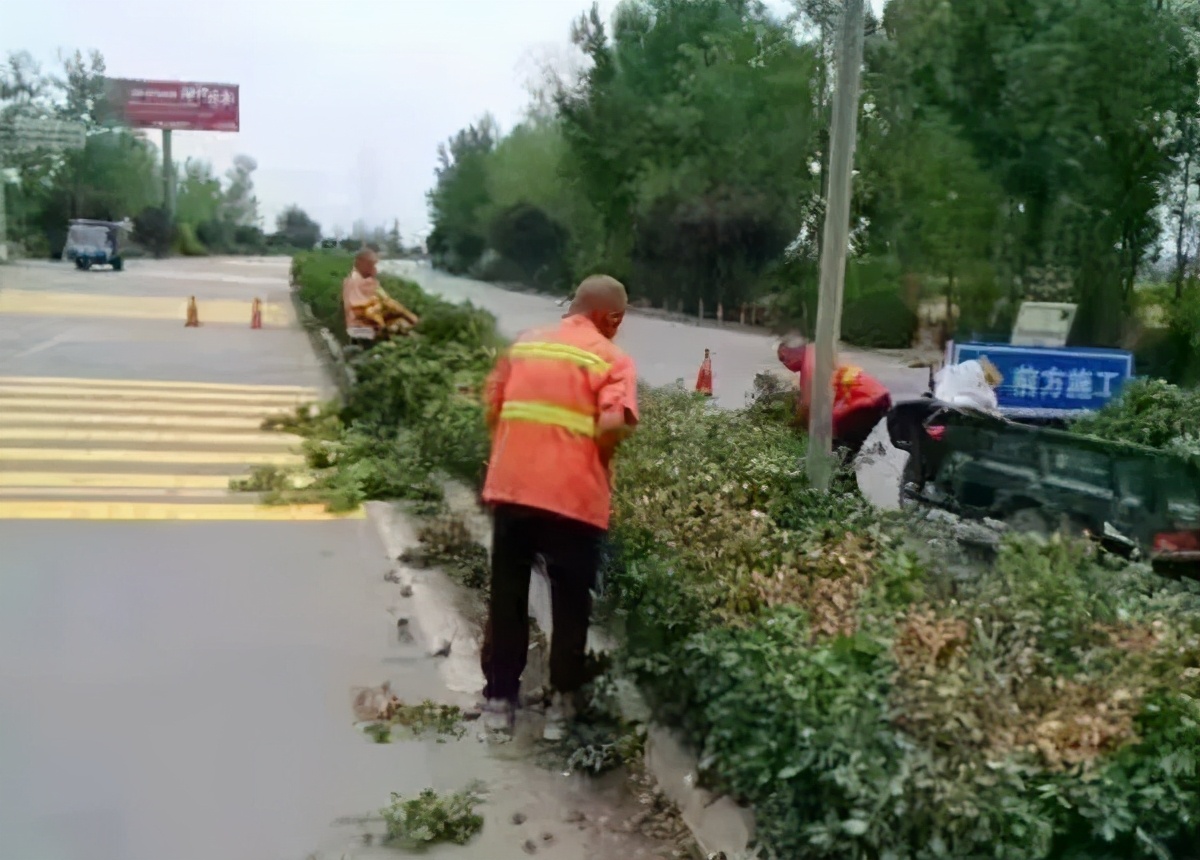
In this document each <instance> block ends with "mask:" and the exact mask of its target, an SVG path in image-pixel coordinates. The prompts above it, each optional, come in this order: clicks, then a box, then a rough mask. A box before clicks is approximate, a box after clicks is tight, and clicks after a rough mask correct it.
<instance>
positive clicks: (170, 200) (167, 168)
mask: <svg viewBox="0 0 1200 860" xmlns="http://www.w3.org/2000/svg"><path fill="white" fill-rule="evenodd" d="M162 157H163V206H164V207H165V208H166V210H167V217H169V218H170V219H171V220H172V221H174V220H175V162H174V160H173V159H172V158H171V129H169V128H164V129H163V133H162Z"/></svg>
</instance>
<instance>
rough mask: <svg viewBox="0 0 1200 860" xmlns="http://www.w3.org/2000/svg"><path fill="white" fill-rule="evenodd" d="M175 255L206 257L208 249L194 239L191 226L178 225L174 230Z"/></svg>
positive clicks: (193, 231)
mask: <svg viewBox="0 0 1200 860" xmlns="http://www.w3.org/2000/svg"><path fill="white" fill-rule="evenodd" d="M174 249H175V253H177V254H182V255H183V256H185V257H205V256H208V249H207V248H205V247H204V245H203V244H202V243H201V242H200V240H199V239H198V238H196V231H195V230H194V229H193V228H192V225H191V224H180V225H179V226H178V227H177V228H176V230H175V245H174Z"/></svg>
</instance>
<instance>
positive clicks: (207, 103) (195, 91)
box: [108, 78, 241, 131]
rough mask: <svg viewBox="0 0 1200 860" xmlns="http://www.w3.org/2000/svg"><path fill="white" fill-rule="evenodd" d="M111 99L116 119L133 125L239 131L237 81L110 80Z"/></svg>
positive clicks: (109, 97)
mask: <svg viewBox="0 0 1200 860" xmlns="http://www.w3.org/2000/svg"><path fill="white" fill-rule="evenodd" d="M108 99H109V103H110V105H111V106H112V108H113V110H114V111H115V113H116V118H117V120H118V121H119V122H123V123H124V124H125V125H128V126H130V127H132V128H163V129H171V130H173V131H237V130H238V127H239V121H240V119H241V114H240V112H239V104H240V102H241V99H240V98H239V93H238V87H237V85H236V84H199V83H188V82H184V81H133V80H128V79H125V78H109V79H108Z"/></svg>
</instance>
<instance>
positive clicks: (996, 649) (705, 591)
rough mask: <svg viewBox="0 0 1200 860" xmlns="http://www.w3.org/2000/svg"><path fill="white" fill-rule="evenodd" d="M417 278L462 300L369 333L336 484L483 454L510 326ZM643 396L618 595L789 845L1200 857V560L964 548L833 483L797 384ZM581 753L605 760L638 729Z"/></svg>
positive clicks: (699, 745)
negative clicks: (803, 414) (984, 556)
mask: <svg viewBox="0 0 1200 860" xmlns="http://www.w3.org/2000/svg"><path fill="white" fill-rule="evenodd" d="M335 259H337V260H338V261H339V265H345V264H346V262H347V259H346V258H345V257H341V258H335ZM313 264H314V261H312V260H307V261H305V260H301V261H298V265H300V267H301V269H304V268H305V267H306V266H311V265H313ZM408 289H410V290H415V289H416V288H415V287H412V286H411V285H410V286H409V287H408ZM409 300H410V301H412V302H413V303H414V305H417V306H420V307H422V308H423V309H425V311H426V313H427V314H429V315H430V316H433V315H434V313H433V311H434V310H435V309H437V310H439V311H440V312H444V313H445V314H447V315H448V316H450V315H453V314H460V315H461V319H462V320H463V321H464V322H463V324H462V325H459V326H457V327H455V328H453V329H452V328H450V327H447V328H446V329H445V330H444V331H442V333H441V334H440V335H439V338H440V342H435V339H434V338H433V337H427V338H425V337H423V336H422V335H421V333H420V332H421V328H420V327H418V329H417V332H418V334H417V335H416V336H414V337H413V338H411V339H408V340H404V341H399V342H396V343H394V344H392V345H391V347H390V348H389V349H387V350H386V351H381V350H383V348H382V347H379V348H377V349H376V350H372V351H371V352H369V353H367V357H366V358H364V359H362V360H360V361H359V362H358V364H357V367H358V369H359V373H360V378H361V379H362V382H360V390H355V391H354V392H353V393H352V394H351V397H350V401H349V403H350V406H349V407H348V409H347V411H346V412H345V413H344V414H345V417H346V420H347V425H346V426H345V427H343V426H342V424H341V422H340V421H338V420H337V419H336V418H334V417H333V416H330V415H329V414H328V413H325V414H324V415H321V414H318V415H316V416H308V417H304V416H298V420H300V421H301V423H304V422H308V423H311V424H312V425H313V426H315V427H318V428H322V429H320V430H318V431H316V432H313V433H309V434H308V435H310V444H311V443H314V442H315V443H316V444H315V446H314V448H313V449H312V450H313V451H314V452H315V453H316V454H317V458H316V459H315V460H314V462H316V463H317V465H321V466H323V467H324V469H323V471H322V472H320V473H319V475H318V486H319V487H324V488H325V491H328V488H331V487H332V488H341V490H344V489H345V488H346V487H348V486H350V487H353V493H354V494H355V497H356V498H362V497H364V496H377V497H385V498H386V497H400V498H410V499H425V500H426V501H428V500H430V499H435V498H436V495H435V494H436V492H437V491H436V489H435V488H436V486H437V485H436V480H435V479H436V475H437V473H438V472H443V473H445V472H449V473H457V474H458V475H459V476H460V477H466V478H469V477H477V476H478V468H479V466H480V465H481V463H482V458H483V456H484V455H485V453H486V438H485V436H484V435H483V430H482V422H481V415H480V405H479V400H478V397H476V396H467V395H465V394H464V393H463V392H464V391H465V390H467V386H469V385H472V384H475V385H477V383H478V381H479V380H480V379H481V377H482V374H483V372H484V371H485V370H486V368H487V366H488V363H489V361H490V353H491V351H492V349H493V348H494V346H495V334H494V331H493V330H492V329H491V328H490V327H489V326H488V325H486V324H485V322H486V320H485V318H484V317H482V316H480V315H478V312H477V311H474V310H472V309H470V308H459V309H454V308H450V307H447V306H444V305H441V304H440V303H438V302H437V300H435V299H432V298H428V297H426V298H425V299H424V302H426V303H427V304H423V303H421V302H420V301H419V295H418V294H417V293H413V294H409ZM423 325H424V322H423V323H422V326H423ZM376 352H378V353H379V354H378V357H372V356H373V354H374V353H376ZM436 361H441V362H444V367H442V368H438V369H435V368H433V367H430V366H428V363H430V362H436ZM372 362H375V363H377V364H378V365H379V366H378V369H376V370H367V367H368V366H369V365H370V364H371V363H372ZM641 400H642V402H641V414H642V423H641V426H640V428H639V430H638V432H637V433H636V434H635V435H634V437H633V439H632V440H630V441H629V442H627V443H626V444H625V445H624V446H623V448H622V450H621V452H620V454H619V456H618V458H617V460H616V491H615V495H614V526H613V529H612V532H611V538H612V544H613V546H612V552H611V553H610V557H609V561H608V562H607V564H606V569H605V571H604V577H603V594H602V599H601V604H600V609H601V611H602V613H603V617H604V618H605V619H606V620H607V621H608V622H609V624H610V625H611V626H612V628H613V629H614V630H615V631H616V632H617V633H618V634H619V635H620V639H621V641H622V642H623V647H622V650H621V653H620V655H619V664H620V667H621V668H622V670H623V671H624V672H626V673H628V674H630V675H631V676H632V677H633V678H635V679H636V680H637V681H638V683H639V685H640V686H641V688H642V689H643V691H644V692H645V693H646V694H647V696H648V698H649V699H650V701H651V704H652V706H653V708H654V712H655V716H656V718H657V719H659V720H661V721H663V722H665V723H667V724H669V725H673V726H676V727H678V728H680V729H681V730H682V731H683V732H684V734H685V735H686V737H687V739H688V740H689V741H690V742H691V743H692V744H693V746H694V747H695V748H696V750H697V751H698V752H699V753H700V755H701V769H702V776H703V779H704V780H705V781H706V782H707V783H709V784H710V785H712V786H713V787H715V788H717V789H720V790H724V791H728V792H731V793H732V794H733V795H734V796H736V797H738V798H740V799H742V800H745V801H747V802H749V803H750V804H751V805H752V806H753V808H754V811H755V814H756V816H757V820H758V825H759V833H760V838H761V840H762V842H763V844H764V845H765V846H766V847H767V848H769V849H770V850H771V851H773V852H775V855H776V856H780V857H788V858H798V859H799V858H829V860H833V858H847V857H849V858H864V860H866V858H883V857H891V858H895V860H902V858H981V860H982V858H1004V860H1008V858H1011V860H1036V859H1037V858H1055V860H1057V858H1079V860H1084V858H1087V860H1094V858H1102V857H1113V858H1116V857H1121V858H1130V857H1139V856H1144V857H1156V858H1176V860H1194V858H1195V857H1196V853H1195V846H1196V845H1200V586H1197V585H1196V584H1194V583H1190V582H1186V581H1185V582H1182V583H1176V582H1172V581H1170V580H1167V579H1162V578H1158V577H1156V576H1155V575H1154V574H1153V573H1151V571H1150V570H1149V569H1148V568H1146V567H1142V566H1136V565H1129V564H1127V563H1124V562H1121V561H1118V560H1115V559H1113V558H1111V557H1109V556H1106V555H1102V554H1099V553H1098V551H1096V550H1094V549H1093V548H1091V547H1090V546H1088V545H1082V544H1076V543H1072V542H1059V541H1057V540H1056V541H1051V542H1048V543H1046V542H1029V541H1011V542H1009V543H1007V544H1006V545H1005V546H1004V547H1003V549H1002V551H1001V552H1000V554H999V557H998V558H997V560H996V562H995V564H994V565H992V566H991V567H990V568H986V569H980V568H979V567H977V566H974V565H967V564H966V563H965V561H964V559H962V558H960V557H959V556H958V554H957V553H956V551H955V550H953V546H954V542H953V540H952V539H950V538H949V537H948V536H947V535H946V534H944V533H941V532H938V531H936V530H931V528H932V527H929V526H925V527H916V526H915V524H913V523H910V522H908V521H906V520H900V519H894V518H892V516H885V515H882V514H880V513H879V512H877V511H875V510H873V509H872V508H871V507H869V505H868V504H867V503H866V502H865V501H864V500H863V499H862V498H861V497H860V496H858V495H857V494H837V493H835V494H832V495H826V494H822V493H818V492H815V491H813V490H812V489H811V488H809V487H808V485H807V482H806V479H805V475H804V469H803V462H802V459H801V458H802V457H803V454H804V450H805V445H804V440H803V439H802V438H799V437H797V435H796V434H795V432H794V431H793V430H792V429H791V428H790V427H789V426H788V423H787V420H786V416H787V415H789V414H790V410H789V409H788V408H787V404H786V403H779V402H777V401H774V400H769V399H766V398H763V399H760V400H759V401H758V402H756V403H755V404H754V405H752V406H750V407H748V408H747V409H744V410H739V411H727V410H711V409H709V408H707V407H706V404H705V402H704V401H703V400H702V399H700V398H697V397H695V396H693V395H691V394H689V393H686V392H684V391H677V390H649V389H647V390H644V391H643V393H642V398H641ZM450 404H453V406H451V405H450ZM289 426H290V425H289ZM292 429H297V428H296V427H294V426H293V427H292ZM321 439H324V440H325V441H320V440H321ZM680 452H687V455H686V458H685V459H686V462H685V460H684V458H681V453H680ZM321 457H324V458H325V459H324V460H322V459H320V458H321ZM321 482H324V484H321ZM426 531H427V532H433V533H435V534H430V535H428V536H427V537H426V543H427V552H428V554H429V556H430V560H436V559H439V558H441V557H443V556H454V557H455V560H456V561H457V556H456V554H455V552H454V548H455V547H460V546H461V545H463V544H464V543H465V542H466V541H465V529H463V527H462V524H461V523H458V522H454V521H453V520H445V519H435V520H433V521H432V523H431V525H430V526H429V527H428V528H427V529H426ZM480 561H481V558H480V559H475V563H474V564H473V565H472V566H471V569H470V571H469V572H468V571H463V572H462V576H463V581H468V582H471V581H472V576H473V581H474V583H475V584H478V583H479V580H480V577H479V576H478V573H479V569H480V568H479V563H478V562H480ZM468 573H470V574H472V575H471V576H469V575H468ZM581 756H582V758H580V759H579V760H578V761H576V762H574V766H578V767H592V768H595V769H597V770H601V769H603V768H604V767H606V766H608V765H609V764H611V763H612V762H613V761H616V760H619V758H620V752H619V750H618V749H617V748H616V747H614V746H611V744H609V745H605V744H593V745H592V746H591V747H589V748H588V749H587V750H585V752H584V753H583V754H581ZM614 756H615V757H616V758H614ZM1189 852H1190V853H1189Z"/></svg>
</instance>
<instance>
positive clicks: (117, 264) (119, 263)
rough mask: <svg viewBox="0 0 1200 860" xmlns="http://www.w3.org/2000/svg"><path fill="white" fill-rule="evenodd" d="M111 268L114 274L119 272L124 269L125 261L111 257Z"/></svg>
mask: <svg viewBox="0 0 1200 860" xmlns="http://www.w3.org/2000/svg"><path fill="white" fill-rule="evenodd" d="M112 267H113V271H114V272H119V271H121V270H122V269H124V268H125V261H124V260H122V259H121V258H120V257H113V261H112Z"/></svg>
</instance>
